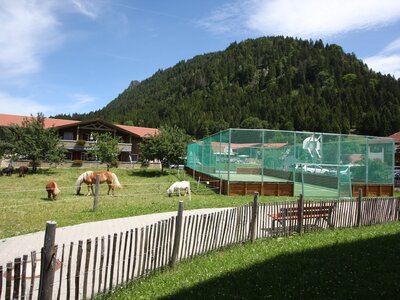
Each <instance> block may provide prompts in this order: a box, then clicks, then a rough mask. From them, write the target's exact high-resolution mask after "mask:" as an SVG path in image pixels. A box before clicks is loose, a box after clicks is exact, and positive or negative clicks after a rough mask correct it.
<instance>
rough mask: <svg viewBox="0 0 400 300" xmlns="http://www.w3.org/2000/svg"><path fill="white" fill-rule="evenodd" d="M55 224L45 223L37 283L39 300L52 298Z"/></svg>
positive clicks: (54, 262) (54, 267) (54, 264)
mask: <svg viewBox="0 0 400 300" xmlns="http://www.w3.org/2000/svg"><path fill="white" fill-rule="evenodd" d="M56 227H57V223H56V222H54V221H47V223H46V231H45V235H44V245H43V248H42V253H41V271H40V281H39V299H41V300H48V299H51V298H52V294H53V284H54V273H55V270H56V246H55V245H54V242H55V238H56Z"/></svg>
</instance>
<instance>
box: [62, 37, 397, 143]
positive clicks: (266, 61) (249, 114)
mask: <svg viewBox="0 0 400 300" xmlns="http://www.w3.org/2000/svg"><path fill="white" fill-rule="evenodd" d="M399 102H400V80H396V79H395V78H394V77H392V76H387V75H382V74H380V73H376V72H374V71H372V70H370V69H369V68H368V66H367V65H366V64H364V63H363V62H362V61H361V60H360V59H358V58H357V57H356V56H355V55H354V54H347V53H344V51H343V49H342V48H341V47H340V46H338V45H335V44H332V45H328V44H324V43H323V42H322V41H321V40H319V41H308V40H300V39H294V38H285V37H265V38H258V39H250V40H246V41H243V42H241V43H236V42H234V43H232V44H231V45H230V46H229V47H228V48H227V49H226V50H224V51H220V52H215V53H209V54H204V55H198V56H196V57H194V58H192V59H190V60H187V61H180V62H179V63H177V64H176V65H175V66H173V67H171V68H168V69H166V70H159V71H157V72H156V73H155V74H154V75H153V76H151V77H150V78H148V79H146V80H143V81H142V82H137V81H132V83H131V84H130V86H129V87H128V88H127V89H126V90H125V91H124V92H123V93H121V94H120V95H119V96H118V97H117V98H116V99H115V100H113V101H111V102H110V103H109V104H108V105H107V106H105V107H104V108H102V109H100V110H97V111H94V112H91V113H88V114H78V113H77V114H73V115H57V116H55V117H57V118H73V119H78V120H82V119H89V118H103V119H105V120H109V121H113V122H117V123H120V124H127V125H136V126H146V127H159V126H160V125H164V124H165V125H177V126H178V127H181V128H183V129H184V130H186V132H187V133H188V134H191V135H193V136H195V137H197V138H200V137H203V136H205V135H209V134H211V133H214V132H217V131H219V130H221V129H225V128H229V127H231V128H270V129H282V130H284V129H285V130H309V131H323V132H336V133H339V132H341V133H350V132H353V133H359V134H369V135H378V136H387V135H389V134H392V133H394V132H396V131H398V130H400V103H399Z"/></svg>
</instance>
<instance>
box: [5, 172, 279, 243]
mask: <svg viewBox="0 0 400 300" xmlns="http://www.w3.org/2000/svg"><path fill="white" fill-rule="evenodd" d="M84 171H86V170H84V169H79V168H71V169H57V168H54V169H48V170H39V173H38V174H28V175H27V176H26V177H25V178H19V177H18V176H17V175H15V174H14V175H13V176H11V177H7V176H2V177H0V238H5V237H11V236H15V235H21V234H26V233H30V232H35V231H40V230H44V228H45V224H46V221H48V220H54V221H56V222H57V226H58V227H62V226H67V225H73V224H79V223H84V222H91V221H98V220H104V219H111V218H120V217H127V216H135V215H144V214H150V213H158V212H166V211H175V210H176V209H177V207H178V202H179V200H180V199H183V200H184V206H185V209H186V210H190V209H198V208H212V207H232V206H239V205H241V204H244V203H247V202H249V201H251V200H252V196H246V197H243V196H242V197H227V196H220V195H219V194H217V193H215V192H213V191H212V190H209V189H208V188H207V187H206V186H205V185H204V184H200V185H199V188H198V189H197V182H195V181H193V180H192V179H191V178H190V177H189V176H188V175H185V174H183V173H180V174H178V173H177V172H176V171H175V170H169V171H167V173H166V174H161V172H160V171H159V170H141V169H137V170H136V169H134V170H132V169H130V170H127V169H118V168H117V169H112V170H111V171H113V172H115V173H116V174H117V176H118V178H119V180H120V182H121V184H122V185H123V189H122V190H116V192H115V194H116V196H115V197H112V196H108V195H107V185H106V184H102V185H101V187H100V200H99V209H98V210H97V211H96V212H93V211H92V208H93V197H91V196H90V197H88V196H76V195H75V194H74V193H75V187H74V185H75V181H76V179H77V178H78V176H79V175H80V174H81V173H83V172H84ZM93 171H98V170H96V169H93ZM101 171H104V170H103V169H102V170H101ZM184 179H185V180H191V181H192V184H191V186H192V191H193V194H192V200H191V201H189V199H188V197H181V198H179V197H178V196H174V197H168V196H167V194H166V190H167V188H168V187H169V186H170V185H171V184H172V183H173V182H175V181H177V180H184ZM49 180H55V181H57V183H58V184H59V186H60V189H61V194H60V195H59V197H58V198H57V200H55V201H51V200H48V199H47V192H46V190H45V185H46V183H47V181H49ZM84 192H86V185H82V193H84ZM268 199H273V198H271V197H269V198H268ZM275 199H276V198H275ZM261 200H262V201H267V199H266V198H263V197H262V198H261Z"/></svg>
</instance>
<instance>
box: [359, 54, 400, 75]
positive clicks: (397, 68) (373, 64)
mask: <svg viewBox="0 0 400 300" xmlns="http://www.w3.org/2000/svg"><path fill="white" fill-rule="evenodd" d="M364 62H365V63H366V64H367V65H368V67H370V68H371V69H373V70H375V71H378V72H381V73H382V74H391V75H393V76H394V77H396V78H400V54H393V55H387V56H386V55H376V56H371V57H367V58H366V59H364Z"/></svg>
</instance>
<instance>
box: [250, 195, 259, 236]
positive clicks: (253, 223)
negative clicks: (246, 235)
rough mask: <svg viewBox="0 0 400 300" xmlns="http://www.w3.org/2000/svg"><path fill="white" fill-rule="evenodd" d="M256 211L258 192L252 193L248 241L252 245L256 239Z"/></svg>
mask: <svg viewBox="0 0 400 300" xmlns="http://www.w3.org/2000/svg"><path fill="white" fill-rule="evenodd" d="M257 210H258V192H254V200H253V209H252V216H251V224H250V230H251V231H250V240H251V242H252V243H254V241H255V239H256V224H257Z"/></svg>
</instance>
